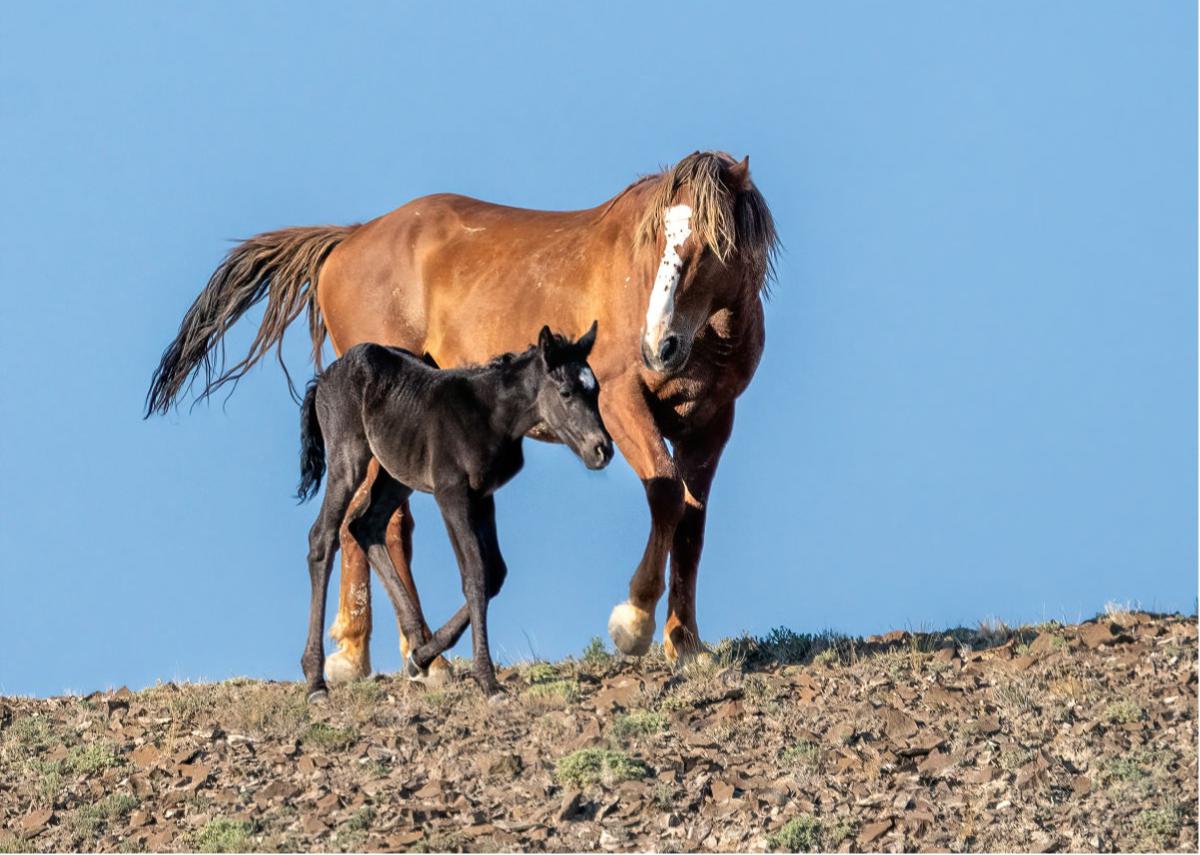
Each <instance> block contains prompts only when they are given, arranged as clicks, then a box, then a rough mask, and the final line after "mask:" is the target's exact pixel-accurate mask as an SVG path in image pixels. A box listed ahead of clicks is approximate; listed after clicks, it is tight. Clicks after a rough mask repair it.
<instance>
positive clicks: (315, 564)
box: [300, 456, 366, 699]
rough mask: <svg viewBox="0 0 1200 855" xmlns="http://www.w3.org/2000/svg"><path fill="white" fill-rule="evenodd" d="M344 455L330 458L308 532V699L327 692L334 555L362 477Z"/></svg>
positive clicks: (304, 659) (359, 469)
mask: <svg viewBox="0 0 1200 855" xmlns="http://www.w3.org/2000/svg"><path fill="white" fill-rule="evenodd" d="M343 461H345V458H342V457H340V456H335V457H334V458H333V459H332V460H331V461H330V467H329V478H328V481H327V483H326V487H325V499H324V501H323V502H322V504H321V511H320V513H319V514H318V515H317V520H316V522H315V523H313V526H312V528H311V529H310V530H309V533H308V576H309V581H310V582H311V584H312V599H311V601H310V603H309V611H308V640H307V642H306V643H305V646H304V655H303V656H302V657H301V658H300V666H301V667H302V668H303V669H304V677H305V679H306V680H307V681H308V694H309V698H310V699H313V698H315V697H317V696H320V695H323V694H324V692H325V679H324V676H323V670H324V669H323V666H324V661H325V649H324V646H323V644H322V640H321V635H322V631H323V630H324V628H325V598H326V595H327V591H328V588H329V575H330V572H331V571H332V569H333V556H334V553H335V552H336V551H337V547H338V532H339V530H340V529H341V523H342V520H343V519H344V518H345V516H346V510H347V508H349V506H350V503H351V500H352V499H353V497H354V492H355V489H356V487H357V485H358V483H359V482H360V481H361V480H362V475H363V472H364V470H365V468H366V467H365V461H364V465H363V466H355V465H354V464H349V465H347V464H346V463H345V462H343Z"/></svg>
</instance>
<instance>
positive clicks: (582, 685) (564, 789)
mask: <svg viewBox="0 0 1200 855" xmlns="http://www.w3.org/2000/svg"><path fill="white" fill-rule="evenodd" d="M1196 636H1197V626H1196V620H1195V618H1187V619H1184V618H1177V617H1161V616H1151V615H1147V614H1140V613H1127V612H1126V613H1117V614H1112V615H1108V616H1105V617H1103V618H1100V619H1098V620H1095V621H1092V622H1088V623H1084V624H1081V625H1078V626H1060V625H1058V624H1045V625H1041V626H1037V627H1023V628H1021V629H1017V630H1010V629H1008V628H1006V627H1003V626H986V627H981V628H980V629H978V630H973V631H967V630H955V631H952V632H948V633H936V634H920V635H910V634H908V633H905V632H893V633H889V634H887V635H884V636H880V637H875V638H872V639H866V640H859V639H848V638H840V637H831V636H821V637H810V636H800V635H796V634H794V633H790V632H787V631H784V630H777V631H775V632H773V633H771V634H770V635H769V636H767V637H766V638H763V639H757V640H754V639H742V640H738V641H733V642H725V643H723V644H722V645H720V646H719V647H718V648H716V650H715V657H714V661H713V662H706V663H698V664H696V665H694V666H692V667H690V668H689V669H688V670H687V671H686V672H685V673H681V674H677V673H673V672H672V671H671V670H670V669H669V668H668V667H667V666H666V664H665V663H664V662H663V661H662V660H661V658H655V657H653V656H651V657H648V658H647V659H644V660H642V661H640V662H626V661H621V660H619V659H617V658H614V657H611V656H609V655H607V654H606V653H605V652H604V650H603V648H602V647H601V646H600V645H598V644H597V645H594V646H593V647H592V649H590V650H589V651H587V652H586V653H585V655H584V656H582V657H581V658H580V659H579V660H577V661H567V662H562V663H559V664H557V665H551V664H546V663H534V664H530V665H525V666H521V667H517V668H511V669H504V670H503V671H502V672H501V679H502V681H503V684H504V686H505V687H506V689H507V691H506V693H505V695H504V696H503V698H502V700H500V701H498V702H490V703H489V702H487V701H484V700H483V699H482V698H481V697H480V696H479V694H478V692H477V691H476V690H475V689H474V687H473V685H472V684H470V683H463V684H460V685H456V686H454V687H453V688H451V689H449V690H447V691H441V692H426V691H423V690H421V689H420V688H418V687H415V686H411V685H409V684H407V683H405V682H403V681H400V680H396V679H393V678H391V677H379V678H376V679H372V680H369V681H365V682H362V683H359V684H356V685H353V686H349V687H345V688H341V689H338V690H335V691H333V692H332V693H331V695H330V698H329V700H328V702H326V703H325V704H322V705H320V706H315V707H309V706H307V705H306V704H305V700H304V692H303V688H302V686H301V685H300V684H299V683H263V682H257V681H252V680H232V681H228V682H225V683H220V684H215V685H174V684H170V683H168V684H165V685H161V686H157V687H155V688H152V689H148V690H145V691H141V692H130V691H128V690H126V689H121V690H119V691H116V692H113V693H106V694H93V695H89V696H87V697H64V698H51V699H48V700H34V699H25V698H0V851H25V850H35V851H62V850H68V849H74V848H84V849H96V850H102V851H117V850H119V851H140V850H168V851H170V850H186V849H199V850H202V851H240V850H276V849H295V850H301V851H305V850H322V851H324V850H335V851H336V850H362V849H367V850H411V851H431V850H467V851H488V850H513V849H518V850H592V849H605V850H610V849H611V850H632V849H644V850H658V851H678V850H751V851H763V850H769V849H775V850H784V851H805V850H815V849H830V850H837V851H860V850H861V851H901V850H905V851H913V850H916V851H924V850H943V851H944V850H951V851H968V850H1002V851H1003V850H1009V851H1012V850H1017V851H1032V852H1043V851H1053V850H1099V851H1112V850H1156V849H1168V850H1179V851H1193V852H1194V851H1195V850H1196V843H1197V835H1196V821H1197V819H1196V800H1197V789H1196V780H1197V756H1196V750H1197V731H1196V706H1197V682H1196V679H1197V677H1196V671H1197V643H1196V642H1197V638H1196Z"/></svg>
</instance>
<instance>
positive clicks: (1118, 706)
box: [1104, 700, 1146, 724]
mask: <svg viewBox="0 0 1200 855" xmlns="http://www.w3.org/2000/svg"><path fill="white" fill-rule="evenodd" d="M1145 716H1146V711H1145V710H1144V709H1142V708H1141V706H1140V705H1138V704H1137V703H1135V702H1134V701H1130V700H1124V701H1117V702H1116V703H1111V704H1109V705H1108V707H1107V708H1106V709H1105V710H1104V720H1105V721H1107V722H1109V723H1111V724H1129V723H1131V722H1135V721H1141V720H1142V719H1143V718H1144V717H1145Z"/></svg>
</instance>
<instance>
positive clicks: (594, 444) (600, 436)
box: [537, 321, 613, 469]
mask: <svg viewBox="0 0 1200 855" xmlns="http://www.w3.org/2000/svg"><path fill="white" fill-rule="evenodd" d="M595 342H596V322H595V321H593V322H592V326H591V329H589V330H588V331H587V332H585V333H584V334H583V336H582V337H581V338H580V339H579V340H578V341H575V342H572V341H570V340H569V339H566V338H563V337H561V336H557V335H555V334H554V333H552V332H550V327H542V331H541V334H540V335H538V356H539V358H540V361H541V366H542V368H543V369H544V370H543V371H542V373H541V383H540V387H539V389H538V394H537V409H538V415H539V416H540V417H541V420H542V422H543V423H544V424H545V425H546V427H548V428H549V429H550V430H551V432H553V434H554V435H555V436H556V437H558V439H560V440H561V441H562V442H563V443H565V444H566V445H567V446H568V447H569V448H570V449H571V450H572V451H573V452H575V454H577V455H578V456H579V459H580V460H582V461H583V462H584V464H586V465H587V468H588V469H603V468H604V467H605V466H607V465H608V463H609V461H610V460H612V458H613V442H612V437H611V436H609V435H608V430H607V429H606V428H605V427H604V419H602V418H600V407H599V400H600V384H599V383H598V382H597V381H596V375H595V374H593V373H592V369H591V367H590V366H589V365H588V363H587V358H588V354H589V353H591V351H592V345H593V344H595Z"/></svg>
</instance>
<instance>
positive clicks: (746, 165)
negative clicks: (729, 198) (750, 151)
mask: <svg viewBox="0 0 1200 855" xmlns="http://www.w3.org/2000/svg"><path fill="white" fill-rule="evenodd" d="M725 180H726V182H727V183H728V185H729V189H730V190H732V191H733V192H734V193H744V192H745V191H747V190H749V189H750V155H746V156H745V157H743V158H742V162H741V163H735V164H733V166H731V167H729V169H728V171H727V172H726V173H725Z"/></svg>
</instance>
